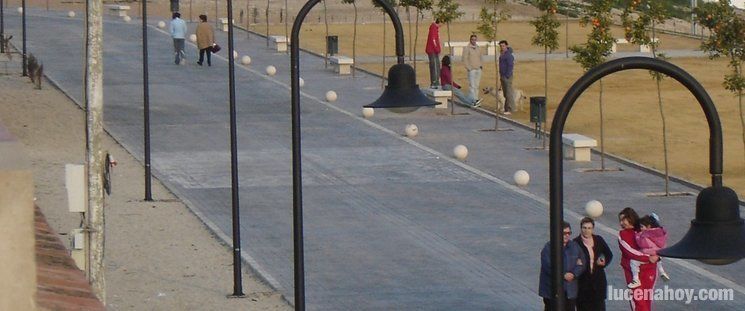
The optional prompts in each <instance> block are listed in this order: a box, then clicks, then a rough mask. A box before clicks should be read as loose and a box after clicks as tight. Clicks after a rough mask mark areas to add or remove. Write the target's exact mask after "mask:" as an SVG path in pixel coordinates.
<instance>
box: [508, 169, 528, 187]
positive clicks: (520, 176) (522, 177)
mask: <svg viewBox="0 0 745 311" xmlns="http://www.w3.org/2000/svg"><path fill="white" fill-rule="evenodd" d="M512 178H513V179H514V180H515V184H516V185H518V186H520V187H524V186H527V185H528V183H529V182H530V174H528V172H526V171H524V170H519V171H517V172H515V175H513V176H512Z"/></svg>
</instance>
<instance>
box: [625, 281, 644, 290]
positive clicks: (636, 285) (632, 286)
mask: <svg viewBox="0 0 745 311" xmlns="http://www.w3.org/2000/svg"><path fill="white" fill-rule="evenodd" d="M639 286H642V282H639V280H633V281H631V283H629V284H628V285H626V287H628V288H630V289H634V288H637V287H639Z"/></svg>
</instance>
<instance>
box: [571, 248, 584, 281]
mask: <svg viewBox="0 0 745 311" xmlns="http://www.w3.org/2000/svg"><path fill="white" fill-rule="evenodd" d="M570 243H574V246H573V247H572V249H571V251H572V253H573V254H572V256H571V258H572V260H574V261H575V263H574V269H572V271H569V272H571V273H572V274H574V278H575V279H576V278H578V277H579V276H580V275H582V273H584V272H585V270H586V269H587V258H586V257H585V252H583V251H582V250H581V249H580V248H579V245H577V243H576V242H570Z"/></svg>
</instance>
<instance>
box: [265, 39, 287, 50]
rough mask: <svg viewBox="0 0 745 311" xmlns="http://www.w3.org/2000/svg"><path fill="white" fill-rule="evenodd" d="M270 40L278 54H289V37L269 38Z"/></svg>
mask: <svg viewBox="0 0 745 311" xmlns="http://www.w3.org/2000/svg"><path fill="white" fill-rule="evenodd" d="M269 40H270V41H272V43H274V48H275V49H277V52H287V43H288V40H287V37H285V36H269Z"/></svg>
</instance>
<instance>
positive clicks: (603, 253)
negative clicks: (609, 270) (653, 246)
mask: <svg viewBox="0 0 745 311" xmlns="http://www.w3.org/2000/svg"><path fill="white" fill-rule="evenodd" d="M594 229H595V221H594V220H592V218H589V217H585V218H583V219H582V221H581V222H580V230H582V231H581V233H580V235H579V236H577V237H576V238H574V241H575V242H577V244H578V245H579V247H580V249H581V250H582V252H583V253H584V256H585V258H586V259H587V262H588V263H589V265H588V266H587V269H586V270H585V273H582V274H581V275H580V276H579V280H578V281H579V292H578V295H577V310H589V311H602V310H605V298H606V293H607V287H608V282H607V280H606V278H605V267H607V266H608V264H610V262H611V260H613V253H612V252H611V251H610V248H608V244H607V243H605V240H604V239H603V237H601V236H599V235H595V234H593V230H594Z"/></svg>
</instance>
